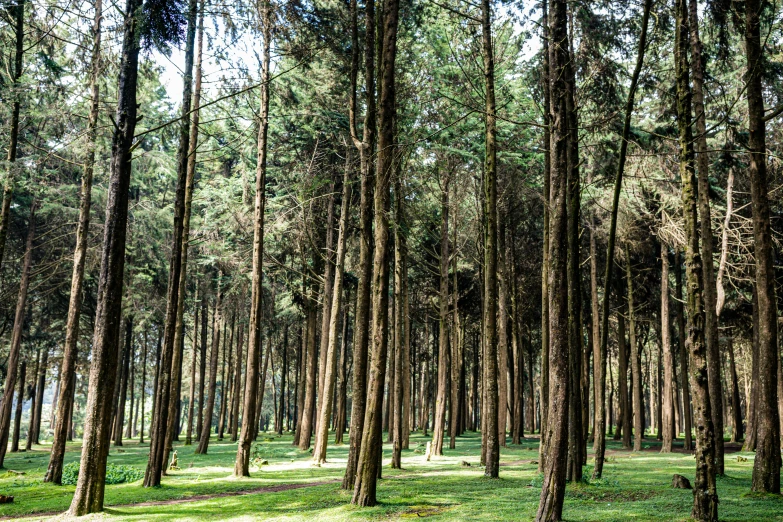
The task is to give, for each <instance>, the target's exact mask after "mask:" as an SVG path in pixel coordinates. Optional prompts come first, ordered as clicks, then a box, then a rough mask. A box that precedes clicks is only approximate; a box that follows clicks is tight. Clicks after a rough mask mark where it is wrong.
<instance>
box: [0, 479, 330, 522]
mask: <svg viewBox="0 0 783 522" xmlns="http://www.w3.org/2000/svg"><path fill="white" fill-rule="evenodd" d="M339 482H341V481H340V480H338V479H334V480H324V481H321V482H305V483H301V484H296V483H295V484H280V485H277V486H264V487H260V488H255V489H245V490H242V491H226V492H224V493H215V494H212V495H193V496H191V497H186V498H172V499H168V500H151V501H149V502H136V503H132V504H113V505H107V506H104V507H105V509H119V508H135V507H149V506H168V505H173V504H185V503H188V502H198V501H200V500H211V499H213V498H222V497H239V496H242V495H256V494H260V493H278V492H280V491H290V490H292V489H302V488H311V487H315V486H325V485H327V484H337V483H339ZM61 514H62V512H61V511H49V512H43V513H31V514H29V515H14V516H10V515H9V516H3V517H0V520H16V519H19V518H38V517H54V516H57V515H61Z"/></svg>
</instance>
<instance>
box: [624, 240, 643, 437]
mask: <svg viewBox="0 0 783 522" xmlns="http://www.w3.org/2000/svg"><path fill="white" fill-rule="evenodd" d="M625 281H626V284H627V285H628V295H627V300H628V338H629V339H630V341H631V343H630V345H631V383H632V386H633V395H632V397H633V435H634V436H633V450H634V451H641V450H642V439H643V438H644V402H643V398H642V360H641V359H642V350H641V347H640V346H639V345H638V344H639V343H637V342H636V304H635V303H634V286H633V273H632V272H631V252H630V250H629V249H628V245H627V244H626V245H625Z"/></svg>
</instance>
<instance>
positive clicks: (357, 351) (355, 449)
mask: <svg viewBox="0 0 783 522" xmlns="http://www.w3.org/2000/svg"><path fill="white" fill-rule="evenodd" d="M357 10H358V8H357V5H356V0H351V91H350V103H349V111H350V112H351V114H350V115H349V116H350V117H349V124H350V125H351V136H352V137H353V141H354V144H355V145H356V147H357V148H358V149H359V162H360V169H361V176H362V181H361V188H360V190H361V194H360V201H359V267H358V270H359V281H358V285H357V290H356V311H355V313H354V338H353V365H354V370H353V383H352V387H351V389H352V394H353V401H352V404H351V427H350V449H349V451H348V462H347V463H346V466H345V475H344V476H343V482H342V485H341V488H342V489H349V490H351V489H353V487H354V483H355V481H356V470H357V468H358V461H359V453H360V452H361V444H362V436H361V434H362V433H363V432H364V416H365V406H366V403H367V365H368V359H367V355H368V346H369V333H370V291H371V288H370V280H371V278H372V257H373V253H372V249H373V243H372V221H373V185H374V179H373V178H374V166H373V162H372V161H371V158H372V154H373V151H374V149H375V140H376V120H375V1H374V0H366V1H365V31H364V36H365V40H364V42H365V43H364V64H365V67H364V74H365V89H364V92H365V114H364V129H363V135H362V140H361V142H359V140H358V138H357V136H358V134H357V133H356V128H355V127H356V117H355V112H356V83H357V78H356V77H357V75H358V70H359V29H358V21H357Z"/></svg>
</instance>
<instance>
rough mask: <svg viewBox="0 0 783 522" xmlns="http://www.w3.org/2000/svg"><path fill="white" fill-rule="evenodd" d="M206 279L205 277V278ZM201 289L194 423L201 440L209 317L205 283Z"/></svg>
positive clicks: (197, 435)
mask: <svg viewBox="0 0 783 522" xmlns="http://www.w3.org/2000/svg"><path fill="white" fill-rule="evenodd" d="M205 279H206V277H205ZM201 284H202V287H201V295H202V298H201V342H200V345H199V371H198V422H197V423H196V437H197V438H199V440H200V438H201V430H202V427H203V424H204V389H205V383H206V376H207V321H208V320H209V319H208V316H209V304H208V301H209V299H208V294H207V287H206V284H205V282H202V283H201Z"/></svg>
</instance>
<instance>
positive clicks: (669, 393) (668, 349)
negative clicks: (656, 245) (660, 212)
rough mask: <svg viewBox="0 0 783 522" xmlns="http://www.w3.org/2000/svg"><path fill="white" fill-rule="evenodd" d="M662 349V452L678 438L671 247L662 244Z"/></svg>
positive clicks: (670, 448) (666, 451) (670, 447)
mask: <svg viewBox="0 0 783 522" xmlns="http://www.w3.org/2000/svg"><path fill="white" fill-rule="evenodd" d="M661 350H662V351H663V401H662V402H663V411H662V415H661V424H662V425H661V436H662V437H663V442H662V443H661V453H671V451H672V442H673V441H674V439H676V438H677V431H676V429H675V425H674V404H675V402H674V388H675V386H676V384H675V382H674V354H672V341H671V324H670V323H669V248H668V247H667V246H666V245H664V244H661Z"/></svg>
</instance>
